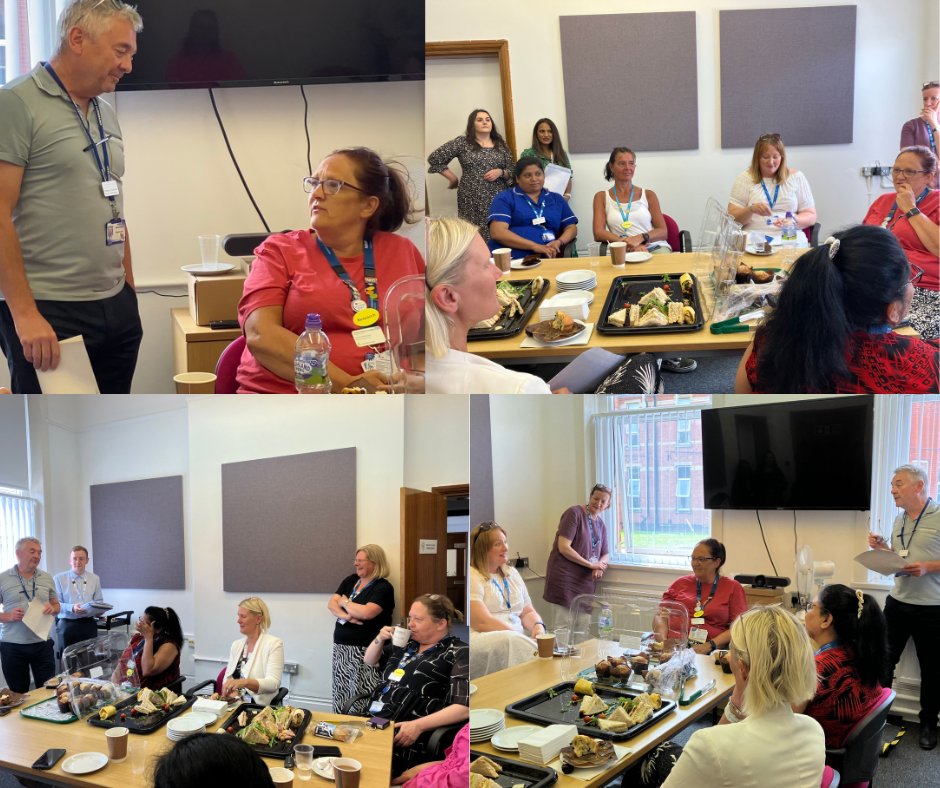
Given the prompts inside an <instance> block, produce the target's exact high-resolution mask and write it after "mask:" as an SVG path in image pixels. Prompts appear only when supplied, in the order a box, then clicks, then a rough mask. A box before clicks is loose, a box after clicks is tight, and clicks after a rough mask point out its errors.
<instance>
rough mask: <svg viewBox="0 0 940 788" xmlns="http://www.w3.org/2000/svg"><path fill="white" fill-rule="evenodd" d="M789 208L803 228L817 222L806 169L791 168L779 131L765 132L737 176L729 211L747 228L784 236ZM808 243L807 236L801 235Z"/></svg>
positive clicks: (802, 242) (732, 189)
mask: <svg viewBox="0 0 940 788" xmlns="http://www.w3.org/2000/svg"><path fill="white" fill-rule="evenodd" d="M787 211H789V212H790V213H792V214H793V218H794V219H795V220H796V226H797V227H798V228H799V229H800V230H802V229H803V228H804V227H812V226H813V225H814V224H816V203H815V202H814V201H813V192H812V191H811V190H810V188H809V181H807V180H806V176H805V175H803V173H802V172H798V171H796V170H791V169H790V168H789V167H787V151H786V148H785V147H784V146H783V140H782V139H780V135H779V134H764V135H762V136H761V137H759V138H758V140H757V143H756V144H755V145H754V154H753V156H751V166H750V167H749V168H748V169H746V170H745V171H744V172H742V173H741V174H740V175H739V176H738V177H737V178H735V181H734V185H733V186H732V187H731V199H730V200H729V201H728V213H730V214H731V215H732V216H733V217H734V220H735V221H736V222H737V223H738V224H740V225H742V226H743V227H744V229H745V230H748V231H754V232H763V233H765V234H766V235H769V236H771V237H779V236H780V228H781V227H782V226H783V222H784V219H785V218H786V215H787ZM797 241H798V242H799V245H800V246H805V245H806V244H805V236H804V235H803V234H802V233H800V235H799V236H797Z"/></svg>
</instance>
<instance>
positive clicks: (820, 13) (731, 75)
mask: <svg viewBox="0 0 940 788" xmlns="http://www.w3.org/2000/svg"><path fill="white" fill-rule="evenodd" d="M855 17H856V7H855V6H854V5H839V6H820V7H817V8H766V9H759V10H753V11H721V12H720V13H719V25H720V29H721V30H720V36H719V40H720V43H721V56H720V57H721V147H722V148H753V147H754V143H755V142H756V141H757V138H758V137H760V135H761V134H766V133H770V132H778V133H779V134H780V135H781V137H782V138H783V142H784V144H785V145H834V144H840V143H849V142H852V113H853V109H854V104H855V102H854V96H855Z"/></svg>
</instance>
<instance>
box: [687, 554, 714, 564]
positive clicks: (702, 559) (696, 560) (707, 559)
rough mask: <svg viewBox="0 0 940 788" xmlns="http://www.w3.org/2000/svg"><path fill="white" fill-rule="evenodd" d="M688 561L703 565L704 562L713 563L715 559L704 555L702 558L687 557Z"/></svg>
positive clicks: (695, 556)
mask: <svg viewBox="0 0 940 788" xmlns="http://www.w3.org/2000/svg"><path fill="white" fill-rule="evenodd" d="M689 560H690V561H691V562H692V563H693V564H704V563H705V562H706V561H714V560H716V559H715V556H713V555H706V556H704V557H700V556H697V555H693V556H689Z"/></svg>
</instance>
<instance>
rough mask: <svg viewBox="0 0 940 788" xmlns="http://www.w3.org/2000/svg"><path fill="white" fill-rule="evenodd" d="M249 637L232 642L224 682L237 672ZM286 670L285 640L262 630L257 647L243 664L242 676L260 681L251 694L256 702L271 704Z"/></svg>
mask: <svg viewBox="0 0 940 788" xmlns="http://www.w3.org/2000/svg"><path fill="white" fill-rule="evenodd" d="M247 642H248V638H241V639H240V640H236V641H235V642H234V643H232V651H231V653H230V654H229V658H228V667H226V668H225V675H224V676H223V678H222V684H223V685H224V684H225V682H226V681H227V680H228V679H229V678H231V676H232V674H233V673H234V672H235V666H236V665H238V660H240V659H241V656H242V651H244V650H245V644H246V643H247ZM283 672H284V642H283V641H282V640H281V639H280V638H279V637H275V636H274V635H270V634H268V633H267V632H262V633H261V637H259V638H258V642H257V643H255V649H254V651H252V652H251V654H249V655H248V661H247V662H245V664H244V665H243V666H242V670H241V677H242V678H243V679H256V680H257V681H258V692H256V693H255V692H252V693H251V695H252V697H253V698H254V699H255V702H256V703H261V704H263V705H267V704H269V703H270V702H271V701H272V700H273V699H274V696H275V695H276V694H277V691H278V689H280V686H281V674H282V673H283Z"/></svg>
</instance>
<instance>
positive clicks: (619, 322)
mask: <svg viewBox="0 0 940 788" xmlns="http://www.w3.org/2000/svg"><path fill="white" fill-rule="evenodd" d="M628 319H629V318H628V313H627V310H626V309H621V310H619V311H617V312H614V313H613V314H612V315H611V316H610V317H608V318H607V322H608V323H610V324H611V325H614V326H619V327H620V328H623V326H624V324H625V323H626V322H627V320H628Z"/></svg>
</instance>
